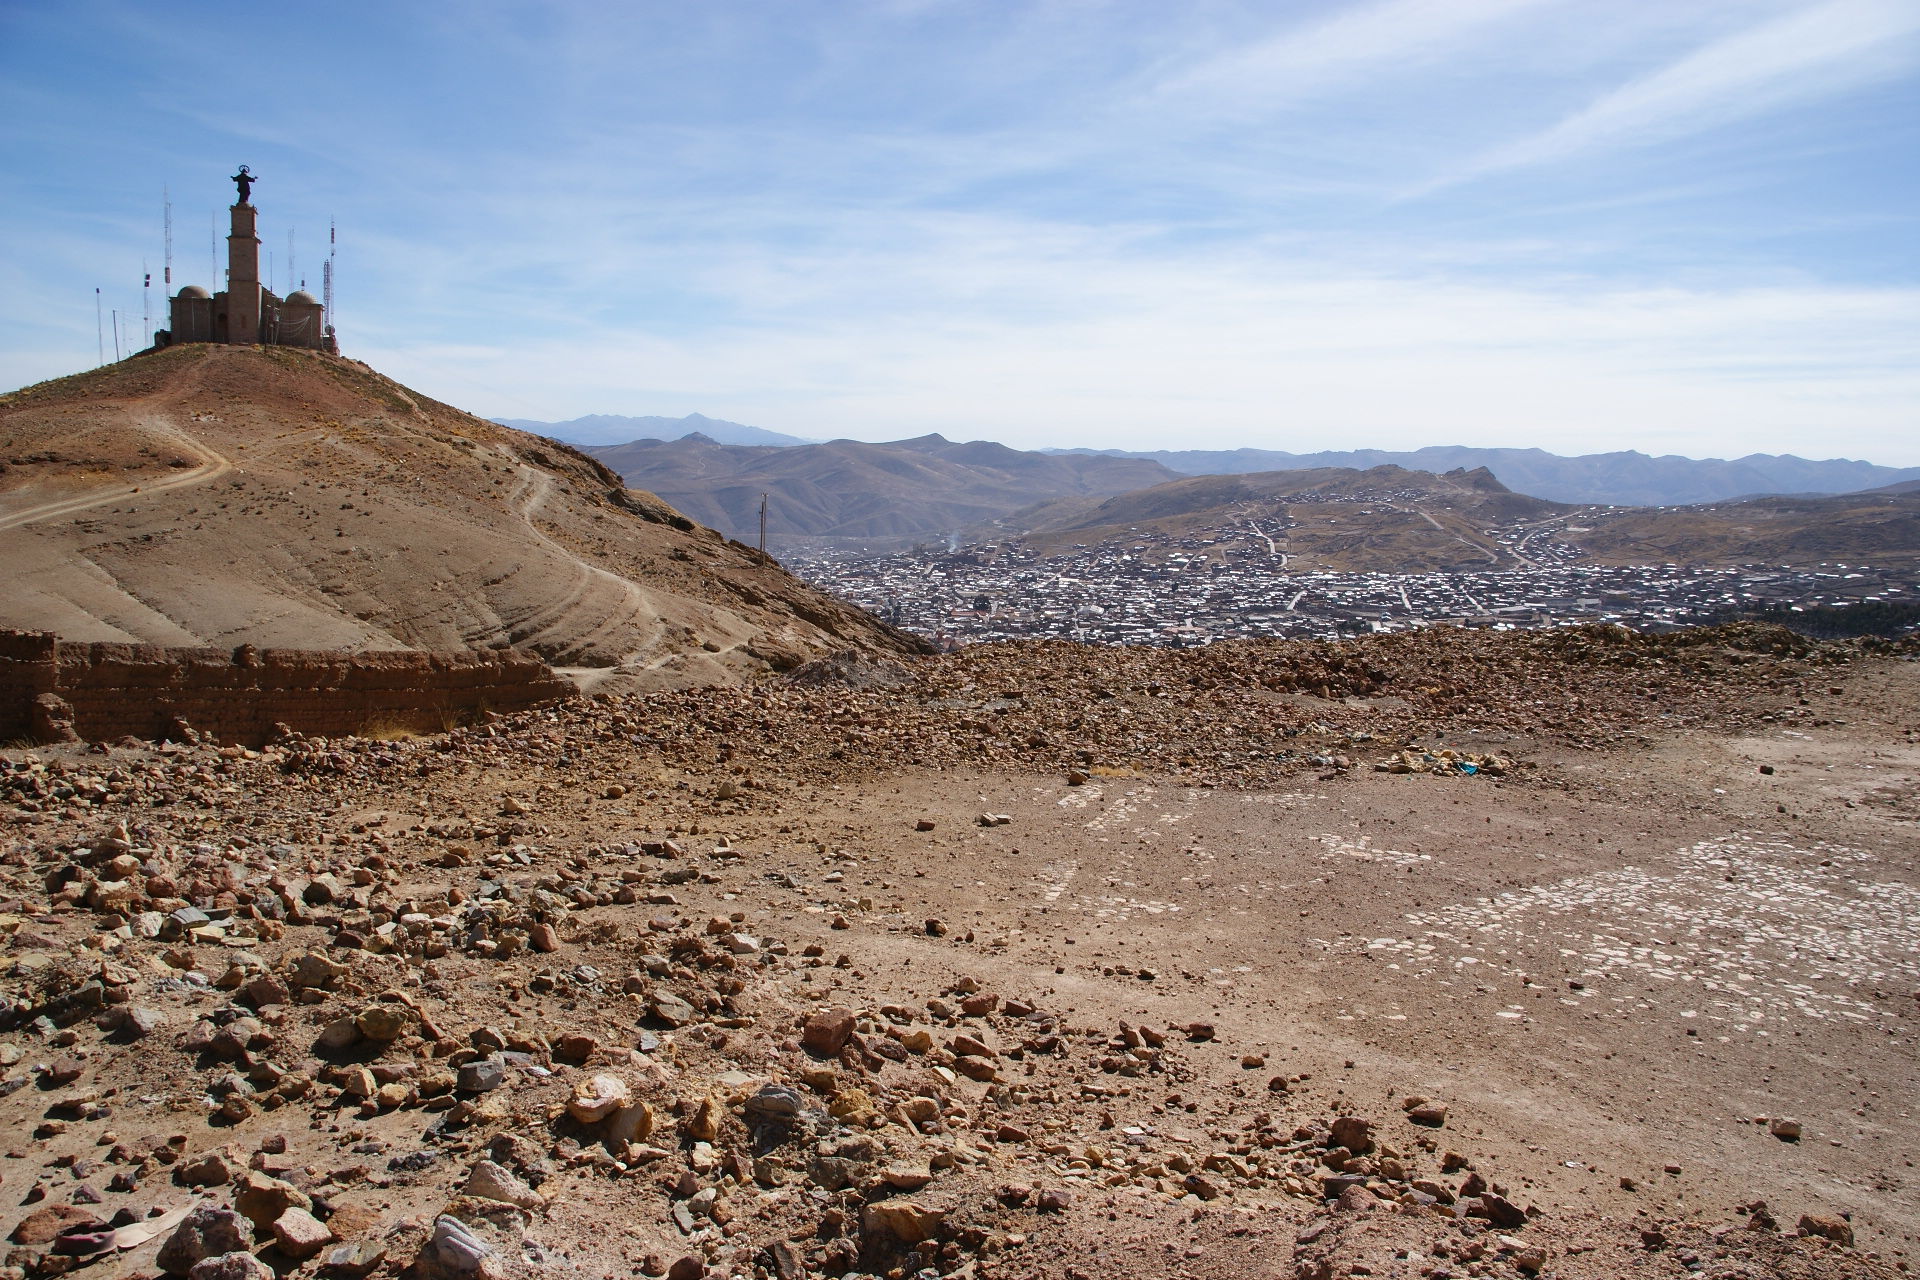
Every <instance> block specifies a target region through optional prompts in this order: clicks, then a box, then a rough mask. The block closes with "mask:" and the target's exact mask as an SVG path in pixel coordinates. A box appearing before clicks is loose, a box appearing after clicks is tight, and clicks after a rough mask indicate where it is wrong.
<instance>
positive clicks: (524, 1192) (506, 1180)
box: [465, 1160, 547, 1209]
mask: <svg viewBox="0 0 1920 1280" xmlns="http://www.w3.org/2000/svg"><path fill="white" fill-rule="evenodd" d="M465 1193H466V1194H467V1195H470V1196H478V1197H480V1198H481V1199H482V1200H498V1201H501V1202H502V1203H504V1204H511V1205H518V1206H519V1207H520V1208H522V1209H544V1208H545V1207H546V1204H547V1198H546V1197H545V1196H543V1195H541V1194H540V1193H539V1192H538V1191H535V1190H534V1189H533V1188H532V1187H530V1186H528V1185H527V1184H526V1183H524V1182H522V1181H521V1180H520V1179H518V1178H516V1177H514V1175H513V1174H512V1173H511V1172H510V1171H508V1170H507V1169H506V1168H505V1167H504V1166H501V1165H497V1164H495V1163H494V1162H493V1161H491V1160H481V1161H479V1162H478V1163H476V1164H475V1165H474V1166H473V1172H471V1173H469V1174H468V1175H467V1185H466V1187H465Z"/></svg>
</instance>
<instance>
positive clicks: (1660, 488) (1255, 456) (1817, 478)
mask: <svg viewBox="0 0 1920 1280" xmlns="http://www.w3.org/2000/svg"><path fill="white" fill-rule="evenodd" d="M1047 452H1059V453H1081V454H1104V455H1106V456H1108V457H1116V458H1139V459H1143V460H1146V461H1151V462H1158V463H1160V464H1161V465H1162V466H1164V467H1166V468H1167V469H1168V470H1170V471H1177V472H1179V473H1180V474H1182V475H1241V474H1245V473H1247V472H1253V471H1299V470H1312V469H1317V468H1322V467H1353V468H1357V469H1361V470H1364V469H1366V468H1369V467H1378V466H1397V467H1405V468H1407V469H1408V470H1411V471H1430V472H1434V473H1436V474H1438V473H1441V472H1446V471H1452V470H1455V469H1458V468H1463V467H1464V468H1465V469H1467V470H1469V471H1471V470H1473V469H1475V468H1477V467H1485V468H1486V469H1487V470H1489V471H1491V472H1492V473H1493V474H1494V475H1495V476H1497V477H1499V480H1500V483H1502V484H1504V485H1506V486H1507V487H1508V488H1509V489H1512V490H1514V491H1515V492H1517V493H1525V494H1531V495H1532V496H1534V497H1536V498H1549V499H1552V500H1553V501H1555V502H1575V503H1602V504H1606V505H1609V506H1680V505H1684V504H1687V503H1695V502H1725V501H1728V500H1729V499H1733V498H1746V497H1753V496H1756V495H1760V494H1808V493H1855V492H1859V491H1860V490H1863V489H1875V488H1883V487H1885V486H1887V485H1893V484H1900V483H1903V482H1905V481H1909V480H1920V467H1905V468H1901V467H1883V466H1880V465H1878V464H1877V463H1872V462H1858V461H1853V460H1851V459H1845V458H1829V459H1825V460H1819V461H1815V460H1811V459H1807V458H1800V457H1796V456H1794V455H1793V454H1790V453H1787V454H1769V453H1754V454H1749V455H1747V456H1746V457H1744V458H1734V459H1723V458H1683V457H1680V456H1678V455H1675V454H1665V455H1662V456H1659V457H1653V456H1651V455H1648V454H1644V453H1640V452H1638V451H1637V450H1623V451H1620V452H1615V453H1589V454H1582V455H1579V456H1576V457H1566V456H1563V455H1560V454H1553V453H1548V452H1547V451H1546V450H1544V449H1477V448H1472V447H1470V446H1466V445H1429V446H1428V447H1426V448H1424V449H1414V450H1411V451H1393V450H1387V449H1344V450H1327V451H1324V452H1320V453H1287V452H1284V451H1282V450H1277V449H1160V450H1150V451H1133V450H1123V449H1063V450H1048V451H1047Z"/></svg>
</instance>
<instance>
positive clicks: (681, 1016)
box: [653, 991, 700, 1027]
mask: <svg viewBox="0 0 1920 1280" xmlns="http://www.w3.org/2000/svg"><path fill="white" fill-rule="evenodd" d="M653 1016H654V1017H655V1018H657V1019H658V1020H659V1021H660V1022H662V1023H664V1024H665V1025H667V1026H669V1027H684V1026H686V1025H687V1024H688V1023H690V1022H693V1021H694V1020H695V1019H697V1018H698V1017H699V1016H700V1015H699V1014H698V1013H697V1012H695V1011H694V1007H693V1006H692V1005H690V1004H688V1003H687V1002H686V1001H685V1000H682V999H681V998H680V997H679V996H677V995H675V994H673V992H671V991H662V992H659V993H658V994H656V995H655V996H654V997H653Z"/></svg>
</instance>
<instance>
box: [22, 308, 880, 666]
mask: <svg viewBox="0 0 1920 1280" xmlns="http://www.w3.org/2000/svg"><path fill="white" fill-rule="evenodd" d="M0 440H3V441H4V450H5V452H4V455H3V456H0V464H4V465H0V560H4V562H5V563H6V565H7V584H6V585H7V589H6V591H5V593H4V594H0V626H5V627H12V628H18V629H23V630H40V631H51V632H54V633H57V634H58V635H59V636H60V637H61V638H62V639H65V640H74V641H94V640H103V641H129V640H135V641H142V642H146V643H149V644H164V645H212V646H224V647H228V648H231V647H233V646H236V645H240V644H252V645H258V646H261V647H275V646H280V647H292V648H308V649H338V650H367V649H475V648H491V647H498V646H505V645H512V646H514V647H516V648H519V649H522V650H526V651H530V652H533V653H537V654H538V655H540V656H541V657H542V658H545V659H546V660H547V661H549V662H551V663H555V664H557V665H561V666H566V667H574V668H585V669H588V670H587V671H586V672H583V673H582V674H584V675H588V676H590V678H591V680H593V681H605V680H606V679H614V680H616V682H617V683H624V684H649V685H656V686H657V685H663V684H677V683H695V684H697V683H710V682H715V681H721V682H724V681H726V680H729V679H735V678H739V677H741V676H744V675H749V674H752V673H754V672H763V671H766V670H768V669H770V668H771V669H783V668H786V667H790V666H793V665H794V664H796V663H798V662H801V661H803V660H805V659H807V658H809V657H813V656H817V655H819V654H822V653H825V652H828V651H830V650H834V649H840V648H845V647H848V646H864V647H877V648H879V649H881V650H893V651H899V650H903V649H910V648H911V647H912V645H913V642H912V641H909V640H908V639H907V638H905V637H903V636H900V635H898V634H896V633H892V632H889V631H887V630H886V629H885V628H884V627H881V626H880V625H879V624H877V623H875V622H874V621H873V619H871V618H870V617H868V616H867V615H866V614H864V613H861V612H860V611H859V610H857V609H852V608H849V607H847V606H845V605H843V604H840V603H839V602H837V601H835V600H834V599H832V598H831V597H829V596H826V595H824V594H822V593H820V592H817V591H813V590H811V589H810V588H807V587H806V586H804V585H802V584H800V583H799V582H797V581H796V580H794V579H793V578H791V577H789V576H788V575H787V574H785V573H784V572H782V571H781V570H780V569H779V567H778V566H777V565H775V564H773V563H772V562H770V561H768V560H767V559H765V558H764V557H762V556H760V555H758V554H757V553H755V552H754V551H753V550H752V549H750V548H747V547H743V546H741V545H740V544H738V543H730V542H728V541H726V540H725V539H723V538H721V537H720V536H719V535H718V534H715V533H713V532H712V531H710V530H705V529H701V528H699V527H697V526H695V525H694V524H692V523H691V522H690V521H688V520H686V519H685V518H683V517H681V516H680V515H679V514H678V513H676V512H674V511H673V510H672V509H671V508H668V507H667V506H666V505H665V504H663V503H661V502H660V501H659V500H658V499H656V498H654V497H653V496H652V495H650V494H645V493H638V492H635V491H632V490H628V489H625V488H624V487H622V485H621V482H620V480H619V478H618V477H617V476H615V475H614V474H613V473H612V472H611V471H608V470H606V469H605V468H603V467H601V466H599V465H598V464H597V463H594V462H593V461H591V460H590V459H588V458H586V457H585V456H584V455H582V454H579V453H577V452H575V451H573V450H572V449H569V448H567V447H566V446H564V445H558V444H555V443H554V442H552V441H548V440H543V439H541V438H540V437H538V436H530V435H527V434H526V433H524V432H520V431H514V430H511V429H509V428H506V427H500V426H496V425H494V424H492V423H489V422H486V421H484V420H483V419H480V418H476V417H473V416H471V415H470V414H466V413H462V412H460V411H459V410H457V409H453V408H450V407H449V406H447V405H443V404H439V403H437V402H435V401H433V400H430V399H428V398H427V397H425V396H421V395H419V394H418V393H415V392H410V391H408V390H407V389H406V388H404V387H402V386H400V385H399V384H398V383H396V382H393V381H392V380H390V379H387V378H384V377H382V376H380V375H379V374H377V373H374V372H373V371H372V370H371V369H368V368H367V367H366V366H365V365H361V364H358V363H356V362H354V361H351V360H342V359H339V358H337V357H328V356H323V355H320V354H318V353H314V352H306V351H295V350H290V349H286V348H237V347H222V346H210V345H207V344H194V345H186V346H178V347H172V348H169V349H166V350H163V351H159V352H155V353H151V354H147V355H143V356H142V357H140V358H139V359H135V360H128V361H126V362H123V363H121V364H116V365H112V366H108V367H106V368H102V369H97V370H93V371H90V372H87V373H83V374H78V375H75V376H73V377H70V378H63V379H59V380H56V381H53V382H48V383H42V384H40V385H39V386H35V387H28V388H26V389H24V390H22V391H17V392H13V393H11V394H9V395H6V396H4V397H0Z"/></svg>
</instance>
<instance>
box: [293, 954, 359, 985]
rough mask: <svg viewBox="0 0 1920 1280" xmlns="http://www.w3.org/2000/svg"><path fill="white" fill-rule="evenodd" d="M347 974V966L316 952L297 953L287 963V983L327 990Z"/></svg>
mask: <svg viewBox="0 0 1920 1280" xmlns="http://www.w3.org/2000/svg"><path fill="white" fill-rule="evenodd" d="M346 976H347V966H346V965H344V964H340V963H338V962H337V961H334V960H330V959H328V958H327V957H326V956H323V955H320V954H318V953H316V952H312V951H309V952H306V953H304V954H302V955H297V956H295V957H294V958H293V960H292V961H291V962H290V963H289V964H288V965H287V985H288V986H290V987H314V988H317V989H319V990H322V991H325V990H327V989H328V988H330V987H332V986H333V984H334V983H336V982H338V981H340V979H342V978H344V977H346Z"/></svg>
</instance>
